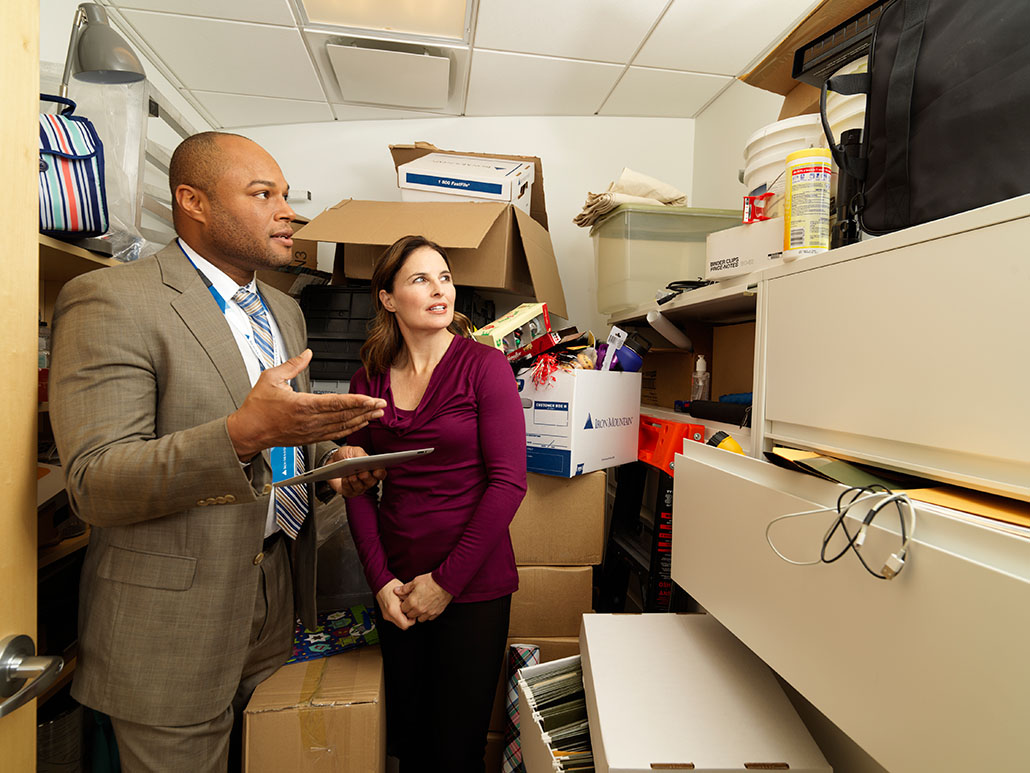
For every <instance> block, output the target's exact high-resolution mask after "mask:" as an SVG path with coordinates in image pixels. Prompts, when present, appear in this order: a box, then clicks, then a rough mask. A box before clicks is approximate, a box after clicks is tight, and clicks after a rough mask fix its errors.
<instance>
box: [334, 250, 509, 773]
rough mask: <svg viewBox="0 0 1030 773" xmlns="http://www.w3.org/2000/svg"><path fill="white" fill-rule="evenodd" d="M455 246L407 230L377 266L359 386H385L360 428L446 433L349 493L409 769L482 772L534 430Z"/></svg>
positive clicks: (417, 436) (359, 442)
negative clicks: (376, 412) (470, 297)
mask: <svg viewBox="0 0 1030 773" xmlns="http://www.w3.org/2000/svg"><path fill="white" fill-rule="evenodd" d="M454 298H455V290H454V285H453V283H452V280H451V272H450V267H449V264H448V262H447V257H446V254H445V253H444V251H443V249H442V248H440V247H439V246H437V245H435V244H433V243H432V242H430V241H428V240H427V239H425V238H423V237H421V236H407V237H404V238H403V239H401V240H399V241H398V242H396V243H395V244H394V245H392V246H391V247H390V248H389V249H387V251H386V252H385V253H384V255H383V256H382V257H381V258H380V259H379V260H378V261H377V263H376V265H375V268H374V270H373V274H372V303H373V307H374V308H375V309H376V318H375V320H374V322H373V323H372V330H371V333H370V335H369V338H368V341H367V342H366V343H365V345H364V346H363V347H362V350H361V358H362V362H363V363H364V367H363V368H362V369H361V370H359V371H358V372H357V373H356V374H355V375H354V378H353V379H352V380H351V392H354V393H360V394H367V395H373V396H375V397H382V398H384V399H385V400H386V409H385V410H384V413H383V417H382V418H381V419H378V420H376V421H373V422H371V423H370V424H369V425H368V426H367V427H365V428H364V429H362V430H359V431H357V432H355V433H353V434H352V435H351V436H350V438H349V442H350V443H352V444H353V445H356V446H360V447H362V448H364V449H365V450H366V451H368V453H370V454H371V453H386V452H390V451H403V450H408V449H416V448H425V447H432V448H435V449H436V450H435V451H434V453H432V454H429V455H427V456H422V457H418V458H416V459H414V460H413V461H411V462H408V463H406V464H403V465H401V466H398V467H394V468H393V469H391V470H390V472H389V474H388V475H387V477H386V479H385V480H384V481H383V491H382V497H381V499H380V500H379V501H378V502H377V501H376V497H375V490H373V491H372V492H370V493H368V494H367V495H362V496H359V497H353V498H350V499H348V500H347V514H348V521H349V523H350V529H351V533H352V534H353V535H354V542H355V544H356V546H357V549H358V555H359V556H360V557H361V562H362V564H363V565H364V569H365V577H366V578H367V579H368V583H369V586H370V587H371V588H372V590H373V591H374V592H375V594H376V605H377V607H378V610H379V615H380V621H381V625H380V628H379V633H380V641H381V643H382V652H383V662H384V668H385V676H386V712H387V746H388V749H389V750H390V754H392V755H394V756H396V757H399V758H400V760H401V770H402V771H404V772H405V773H407V772H408V771H419V772H420V773H424V772H425V771H434V770H440V771H444V770H446V771H448V772H451V771H455V772H458V771H482V770H483V753H484V750H485V747H486V734H487V730H488V727H489V723H490V712H491V708H492V704H493V696H494V691H495V690H496V687H497V680H498V676H499V673H500V667H501V663H502V660H503V656H504V648H505V641H506V637H507V632H508V615H509V610H510V606H511V594H512V593H513V592H514V591H515V590H516V589H517V588H518V575H517V573H516V571H515V556H514V553H513V551H512V546H511V539H510V537H509V536H508V524H509V523H510V522H511V519H512V517H513V516H514V515H515V511H516V510H517V509H518V506H519V503H520V502H521V501H522V497H523V496H524V494H525V492H526V430H525V423H524V420H523V414H522V405H521V402H520V400H519V397H518V392H517V389H516V386H515V379H514V377H513V375H512V371H511V367H510V366H509V365H508V362H507V359H506V358H505V357H504V355H503V354H502V353H501V352H499V351H497V350H496V349H494V348H492V347H489V346H485V345H483V344H480V343H478V342H476V341H473V340H472V339H471V338H468V337H466V336H467V335H468V334H469V332H470V331H471V324H470V323H469V320H468V319H467V318H466V317H464V316H463V315H461V314H458V313H456V312H455V311H454Z"/></svg>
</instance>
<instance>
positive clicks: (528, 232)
mask: <svg viewBox="0 0 1030 773" xmlns="http://www.w3.org/2000/svg"><path fill="white" fill-rule="evenodd" d="M512 210H513V211H514V212H515V221H516V222H517V223H518V227H519V235H520V236H521V237H522V247H523V249H524V250H525V252H526V263H527V264H528V265H529V275H530V276H531V277H532V278H533V290H534V292H535V293H536V299H537V300H538V301H540V302H542V303H546V304H547V310H548V311H549V312H550V313H552V314H556V315H558V316H559V317H563V318H565V319H568V318H569V312H568V310H567V308H566V306H565V292H564V291H563V290H562V284H561V275H559V273H558V264H557V263H556V262H555V257H554V246H553V245H552V244H551V235H550V234H549V233H547V230H546V229H545V228H544V227H543V226H541V225H540V224H539V223H538V222H537V221H536V220H535V219H534V218H531V217H530V216H529V215H527V214H526V213H525V212H523V211H522V210H521V209H519V208H518V207H512Z"/></svg>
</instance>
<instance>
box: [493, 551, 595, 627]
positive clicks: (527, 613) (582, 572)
mask: <svg viewBox="0 0 1030 773" xmlns="http://www.w3.org/2000/svg"><path fill="white" fill-rule="evenodd" d="M593 578H594V570H593V568H592V567H589V566H520V567H519V589H518V590H517V591H515V594H514V595H513V596H512V597H511V622H510V623H509V625H508V638H513V639H519V640H521V637H525V636H531V637H539V636H547V637H551V636H575V635H576V633H577V632H578V631H579V621H580V618H581V617H582V616H583V615H584V614H585V613H587V612H589V611H590V609H591V605H592V603H593V585H594V581H593Z"/></svg>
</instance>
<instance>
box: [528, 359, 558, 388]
mask: <svg viewBox="0 0 1030 773" xmlns="http://www.w3.org/2000/svg"><path fill="white" fill-rule="evenodd" d="M558 367H559V366H558V359H557V358H556V357H555V356H554V355H553V354H541V355H540V357H538V358H537V361H536V364H535V365H534V366H533V385H534V386H535V387H536V388H537V389H543V388H544V387H545V386H548V385H549V384H551V383H553V382H555V381H557V380H558V379H557V377H556V376H555V375H554V374H555V372H556V371H557V370H558Z"/></svg>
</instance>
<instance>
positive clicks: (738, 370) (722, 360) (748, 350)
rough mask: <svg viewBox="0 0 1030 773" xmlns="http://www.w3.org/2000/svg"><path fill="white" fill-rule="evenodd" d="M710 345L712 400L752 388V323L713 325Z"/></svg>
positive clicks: (753, 348) (749, 390)
mask: <svg viewBox="0 0 1030 773" xmlns="http://www.w3.org/2000/svg"><path fill="white" fill-rule="evenodd" d="M712 348H713V350H714V355H713V357H712V359H711V360H710V362H711V363H712V399H713V400H718V399H719V398H720V397H722V396H723V395H729V394H736V393H738V392H752V391H754V388H755V323H754V322H742V323H740V324H739V325H723V326H722V327H717V328H715V331H714V335H713V342H712Z"/></svg>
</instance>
